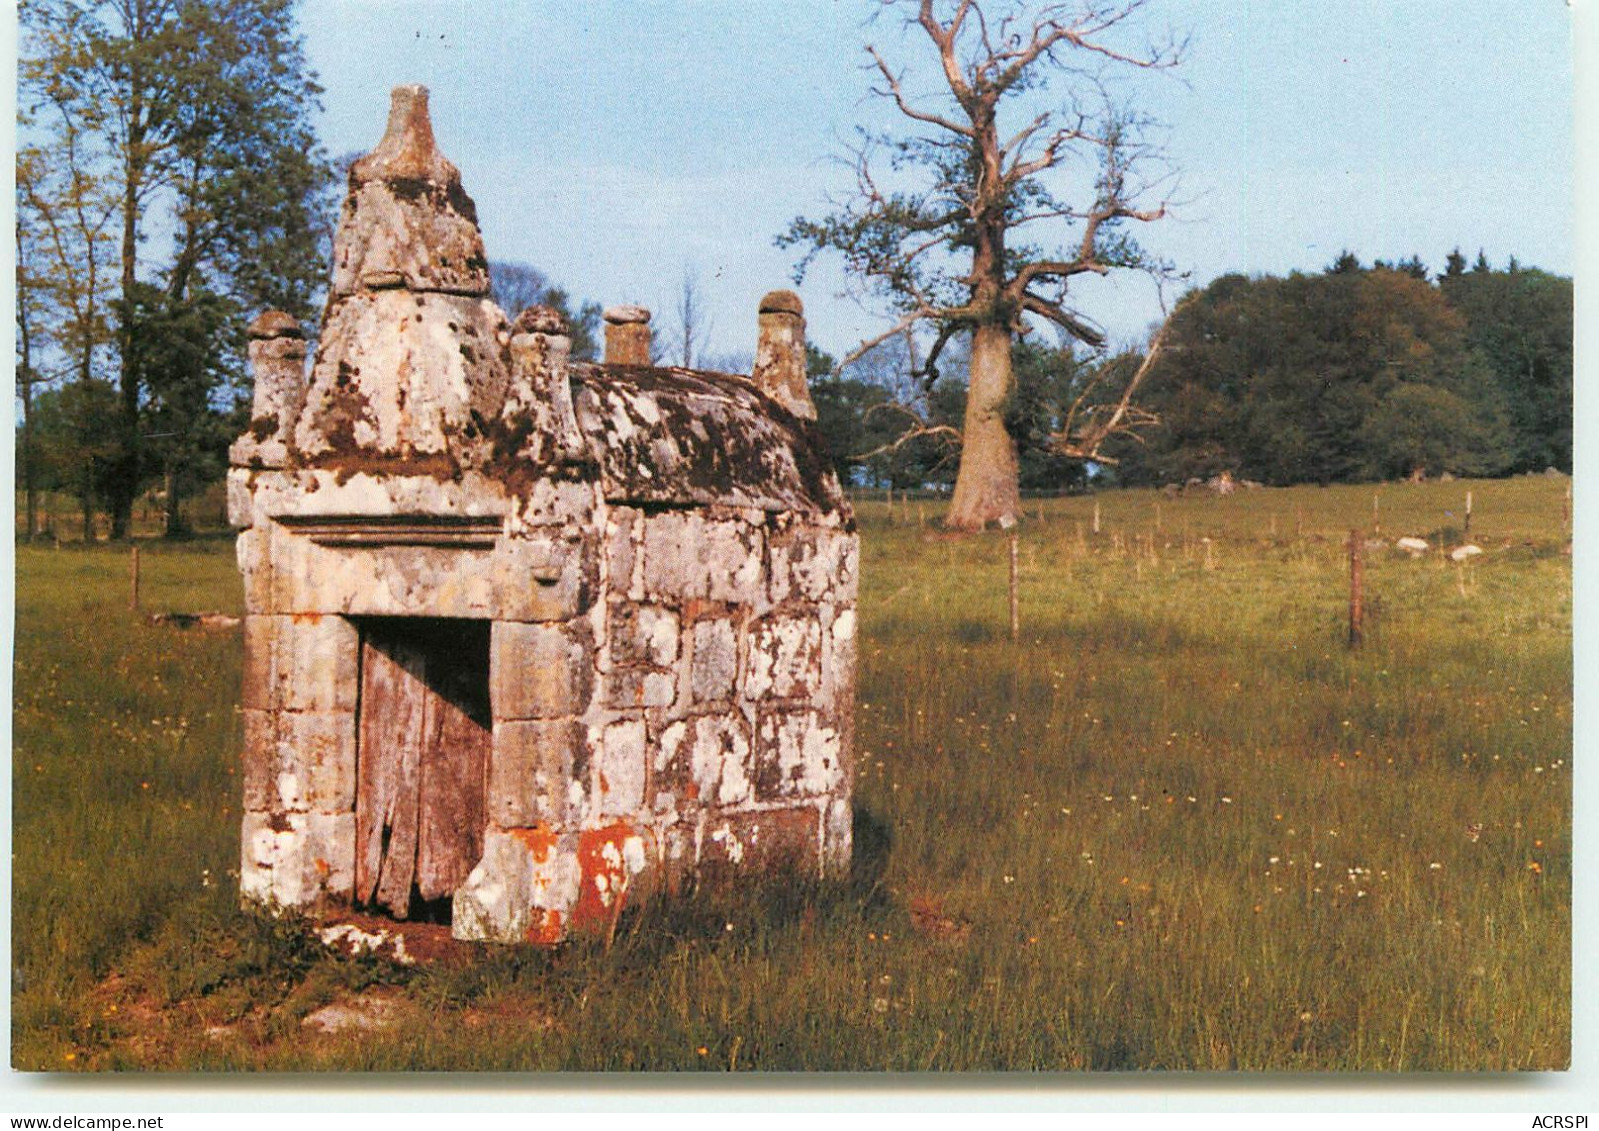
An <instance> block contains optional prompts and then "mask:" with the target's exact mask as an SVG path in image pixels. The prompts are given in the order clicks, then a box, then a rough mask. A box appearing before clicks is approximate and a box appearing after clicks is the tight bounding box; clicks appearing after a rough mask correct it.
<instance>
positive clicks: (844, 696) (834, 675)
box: [822, 608, 856, 713]
mask: <svg viewBox="0 0 1599 1131" xmlns="http://www.w3.org/2000/svg"><path fill="white" fill-rule="evenodd" d="M855 622H856V618H855V610H854V609H853V608H850V609H840V610H838V612H837V613H836V614H835V615H834V616H833V618H832V621H831V622H830V623H829V624H828V625H827V630H826V633H825V635H824V637H823V641H822V697H823V700H824V702H826V703H829V704H834V705H836V706H837V707H838V709H839V710H840V711H843V712H845V713H848V712H850V711H852V710H853V709H854V704H855V648H856V644H855Z"/></svg>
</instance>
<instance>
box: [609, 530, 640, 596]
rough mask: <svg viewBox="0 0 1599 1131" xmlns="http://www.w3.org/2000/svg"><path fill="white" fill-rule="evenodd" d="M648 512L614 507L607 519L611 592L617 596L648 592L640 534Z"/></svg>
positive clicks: (637, 594)
mask: <svg viewBox="0 0 1599 1131" xmlns="http://www.w3.org/2000/svg"><path fill="white" fill-rule="evenodd" d="M643 520H644V516H643V515H642V514H640V513H639V512H638V511H636V510H634V509H633V508H632V507H614V508H612V510H611V512H610V514H609V515H608V516H607V518H606V521H605V552H606V555H607V560H606V563H605V568H606V575H607V582H606V587H607V590H608V592H609V593H610V594H611V595H612V596H613V597H629V598H631V599H632V600H635V601H636V600H639V599H641V598H642V597H643V596H644V589H643V584H644V583H643V578H642V576H639V575H638V571H637V569H636V568H635V567H637V566H638V565H640V564H641V562H642V558H641V556H640V554H639V552H638V537H639V532H640V530H641V528H642V524H643Z"/></svg>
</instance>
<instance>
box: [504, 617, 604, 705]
mask: <svg viewBox="0 0 1599 1131" xmlns="http://www.w3.org/2000/svg"><path fill="white" fill-rule="evenodd" d="M589 641H590V637H589V634H588V631H587V626H586V625H583V624H581V623H574V624H570V625H547V624H523V623H515V622H508V621H496V622H495V623H494V626H493V629H492V632H491V638H490V655H489V698H490V702H491V704H492V708H493V712H494V718H495V719H496V720H501V719H554V718H560V717H562V716H565V715H580V714H582V713H583V712H584V710H585V709H586V708H587V707H588V700H589V694H590V690H591V687H592V679H591V675H590V672H591V662H590V659H589Z"/></svg>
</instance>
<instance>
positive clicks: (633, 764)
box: [595, 719, 648, 817]
mask: <svg viewBox="0 0 1599 1131" xmlns="http://www.w3.org/2000/svg"><path fill="white" fill-rule="evenodd" d="M598 751H599V753H598V757H597V759H596V774H595V796H596V798H597V799H598V801H599V811H600V814H601V816H605V817H625V816H632V815H635V814H637V813H639V812H640V811H641V810H642V809H643V808H644V781H645V776H646V771H647V769H648V755H647V753H646V748H645V728H644V720H643V719H623V720H621V721H619V722H614V723H610V724H608V725H606V726H605V727H604V728H603V729H602V730H601V733H600V741H599V743H598Z"/></svg>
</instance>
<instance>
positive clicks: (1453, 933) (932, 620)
mask: <svg viewBox="0 0 1599 1131" xmlns="http://www.w3.org/2000/svg"><path fill="white" fill-rule="evenodd" d="M1468 488H1469V489H1471V490H1472V491H1473V495H1474V514H1473V521H1472V530H1471V535H1472V536H1473V538H1474V539H1475V540H1476V541H1477V542H1478V544H1480V545H1482V546H1484V548H1485V549H1487V550H1488V551H1489V552H1488V553H1486V554H1485V555H1483V556H1482V557H1480V558H1477V559H1475V561H1473V562H1471V563H1468V564H1465V565H1456V564H1454V563H1451V562H1449V561H1448V560H1447V559H1446V558H1445V557H1443V556H1442V555H1441V554H1437V553H1433V554H1429V555H1428V556H1425V557H1423V558H1421V559H1417V560H1412V559H1411V558H1409V557H1408V556H1406V555H1403V554H1399V555H1396V554H1394V553H1393V552H1392V551H1390V550H1373V551H1371V552H1370V553H1369V555H1368V561H1367V567H1366V583H1367V603H1368V622H1367V634H1366V641H1365V644H1364V645H1363V647H1361V648H1360V649H1358V650H1355V651H1351V650H1349V649H1348V648H1347V647H1346V646H1345V629H1346V624H1345V621H1344V615H1345V609H1346V601H1347V556H1346V553H1347V552H1346V550H1345V547H1344V542H1343V539H1344V538H1345V537H1346V536H1347V533H1348V531H1349V529H1350V528H1352V527H1355V526H1363V527H1365V528H1367V529H1368V530H1369V529H1370V528H1371V525H1372V523H1371V514H1372V494H1373V490H1372V489H1370V488H1333V489H1327V490H1314V489H1305V490H1288V491H1266V492H1254V493H1247V494H1241V495H1238V496H1234V497H1231V498H1225V499H1220V498H1187V499H1170V498H1166V497H1164V496H1160V495H1157V494H1154V493H1148V492H1119V493H1111V494H1106V495H1101V496H1099V498H1098V500H1097V503H1098V505H1099V508H1100V532H1099V533H1098V534H1097V535H1096V534H1094V533H1093V530H1092V512H1093V507H1094V505H1095V502H1096V500H1093V499H1088V498H1076V499H1064V500H1051V501H1048V502H1046V503H1041V504H1030V520H1029V521H1028V522H1027V523H1026V524H1025V526H1024V528H1023V530H1022V532H1021V534H1020V562H1021V575H1020V602H1021V627H1022V631H1021V639H1020V641H1019V642H1016V643H1013V642H1012V640H1011V639H1010V633H1009V623H1008V617H1009V613H1008V599H1007V590H1006V582H1007V573H1008V561H1009V555H1008V546H1007V541H1008V540H1007V539H1005V538H1004V537H1002V536H999V537H996V536H990V537H983V538H966V539H950V538H945V537H943V536H942V535H940V534H939V533H938V532H937V531H936V529H935V528H934V527H933V526H932V520H933V518H934V517H935V512H934V511H933V508H932V506H931V504H928V503H921V504H918V503H916V502H914V501H913V502H911V503H909V504H903V503H901V502H899V501H896V502H895V504H894V505H893V507H892V510H890V509H889V508H888V506H887V504H885V503H883V502H881V501H879V500H863V501H862V502H861V503H860V504H859V506H858V512H859V514H860V517H861V522H862V537H863V568H862V574H863V579H864V582H863V583H864V589H863V592H862V595H861V615H862V636H861V648H862V655H861V679H860V691H859V703H858V715H857V742H858V752H857V779H856V806H857V847H858V851H857V871H856V875H855V876H854V877H852V878H851V879H850V880H849V881H848V882H843V881H840V882H838V883H834V884H830V885H823V886H812V887H809V888H803V889H796V888H793V887H788V886H781V885H777V886H773V887H769V888H765V889H761V890H758V891H754V892H749V893H745V894H742V895H738V894H734V895H725V894H724V895H707V896H704V897H702V898H701V899H699V900H698V901H691V902H685V903H682V904H667V903H664V902H660V903H656V904H652V905H649V906H646V907H644V908H642V909H638V910H635V911H633V912H630V913H629V915H628V916H627V917H626V918H625V919H624V923H623V926H622V929H621V931H620V932H619V935H618V938H617V941H616V943H615V945H614V946H613V947H612V948H610V949H609V950H606V949H604V948H602V947H599V946H595V945H589V944H583V943H577V944H573V945H571V946H569V947H567V948H564V949H563V950H560V951H558V952H554V953H546V952H542V951H534V950H530V949H522V948H508V949H502V948H492V947H484V948H479V949H477V950H476V952H475V953H474V955H473V957H472V959H471V960H470V961H468V962H466V963H464V964H463V963H440V964H434V965H431V966H425V967H420V968H409V969H405V968H396V967H392V966H388V965H386V964H383V963H380V962H376V961H374V960H361V961H356V960H350V959H341V958H337V957H334V956H330V955H327V954H325V953H323V952H321V951H320V950H319V949H318V948H316V947H313V946H310V945H308V944H306V943H305V941H304V936H303V934H301V933H300V932H299V931H298V929H297V926H296V924H295V923H293V922H292V921H287V922H283V923H277V924H274V923H271V922H269V921H268V922H263V921H259V920H255V919H252V918H250V917H248V916H245V915H243V914H241V913H240V912H239V911H238V910H237V909H236V907H235V906H234V901H235V899H236V894H235V893H236V883H237V881H236V878H235V877H234V876H231V875H229V874H228V872H229V870H230V869H233V868H235V867H236V863H235V861H236V855H237V831H236V829H237V824H236V822H237V810H236V806H237V797H236V794H237V778H236V775H235V772H234V751H235V750H236V748H237V744H238V739H239V734H238V723H237V721H236V719H237V716H236V713H235V711H234V704H235V702H236V700H237V682H238V641H237V639H236V638H235V637H232V636H228V635H222V636H216V635H199V634H192V633H183V632H179V631H177V630H171V629H155V628H151V627H148V626H146V625H144V624H143V623H142V622H141V621H140V620H139V619H138V618H136V617H135V616H134V615H133V614H131V613H129V612H128V611H127V609H126V573H125V570H126V557H125V551H123V552H121V553H114V552H112V551H109V550H106V549H93V550H83V551H74V550H71V549H65V550H61V551H54V550H43V551H34V550H28V549H23V550H21V551H19V555H18V576H19V583H18V585H19V593H18V651H17V661H16V662H17V668H16V675H17V700H16V735H17V745H16V752H15V763H14V768H13V770H14V779H15V782H16V791H15V796H16V799H17V800H16V813H15V825H14V827H15V842H16V864H15V866H14V882H15V889H14V890H15V896H14V908H13V937H14V939H15V940H16V944H15V953H16V957H15V960H14V962H15V970H14V977H15V989H14V998H13V1001H14V1017H15V1022H14V1033H13V1062H14V1063H15V1064H16V1065H17V1066H18V1067H22V1068H51V1069H56V1068H78V1067H88V1068H109V1067H159V1068H270V1069H301V1068H339V1069H358V1070H359V1069H374V1070H395V1069H417V1068H443V1069H488V1070H528V1069H537V1070H547V1069H704V1070H724V1071H725V1070H728V1069H744V1068H751V1069H771V1070H783V1069H866V1070H873V1069H887V1070H909V1071H920V1070H992V1069H1099V1070H1120V1069H1134V1068H1174V1069H1229V1068H1239V1069H1271V1070H1278V1071H1284V1070H1287V1071H1321V1070H1411V1069H1415V1070H1506V1069H1524V1068H1545V1069H1547V1068H1555V1067H1560V1066H1562V1065H1564V1064H1566V1063H1567V1061H1568V1057H1569V1034H1570V960H1569V955H1570V903H1571V869H1570V844H1571V788H1570V781H1569V772H1570V764H1569V760H1570V748H1571V697H1572V696H1571V692H1572V689H1571V591H1570V565H1569V559H1568V558H1567V557H1566V556H1565V553H1564V551H1565V547H1566V545H1567V535H1566V532H1565V530H1564V527H1563V518H1562V503H1563V496H1564V490H1565V484H1564V481H1551V480H1543V479H1536V480H1516V481H1509V482H1503V483H1480V482H1479V483H1471V484H1447V485H1425V486H1406V487H1386V488H1383V489H1382V492H1383V494H1382V498H1381V500H1380V504H1379V515H1380V519H1381V525H1382V535H1383V536H1384V537H1392V536H1394V535H1397V534H1401V533H1405V534H1420V535H1423V536H1428V535H1431V536H1433V539H1434V541H1435V542H1436V541H1437V540H1438V537H1439V536H1440V535H1442V536H1443V538H1444V539H1445V541H1446V544H1449V545H1452V544H1454V540H1455V539H1457V538H1459V537H1460V531H1459V528H1460V527H1461V526H1462V525H1463V513H1461V512H1463V502H1464V491H1465V490H1466V489H1468ZM919 511H920V512H921V513H918V512H919ZM1451 511H1455V512H1457V513H1453V514H1452V513H1450V512H1451ZM924 516H925V519H926V524H925V525H924V523H923V518H924ZM1206 539H1208V540H1209V541H1208V542H1207V541H1205V540H1206ZM226 549H227V547H226V545H225V544H223V545H212V544H209V543H199V544H194V545H191V546H189V547H187V548H184V549H181V550H170V551H168V550H147V553H146V557H145V574H146V579H147V589H146V592H147V593H148V594H149V598H148V599H147V601H146V604H147V606H149V607H158V606H161V605H166V606H170V607H177V608H183V609H186V610H190V611H194V610H198V609H201V608H205V609H210V608H220V609H236V608H237V604H238V597H237V590H238V586H237V582H236V580H235V575H234V573H233V564H232V560H231V556H230V555H229V554H227V553H226V552H225V551H226ZM358 993H364V994H367V995H369V996H372V995H375V996H377V997H379V998H381V999H383V1000H384V1001H386V1002H387V1003H388V1008H389V1009H390V1010H391V1017H392V1024H390V1025H389V1026H388V1027H387V1028H384V1029H381V1030H377V1031H372V1032H364V1033H357V1034H349V1033H346V1034H340V1035H327V1036H318V1035H311V1034H308V1033H307V1032H306V1031H304V1030H302V1028H301V1026H300V1020H301V1018H302V1017H304V1016H305V1015H306V1014H308V1013H310V1012H311V1011H312V1010H313V1009H315V1008H316V1007H317V1006H319V1005H321V1004H323V1003H325V1002H328V1001H332V1000H339V999H343V998H348V997H350V996H351V995H355V994H358ZM208 1029H209V1030H210V1033H209V1035H208V1034H207V1030H208ZM68 1058H71V1059H68Z"/></svg>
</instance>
